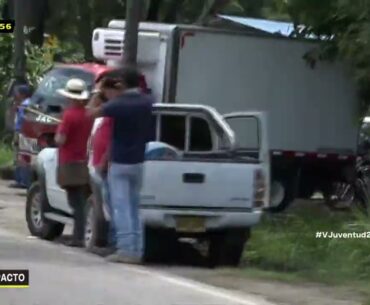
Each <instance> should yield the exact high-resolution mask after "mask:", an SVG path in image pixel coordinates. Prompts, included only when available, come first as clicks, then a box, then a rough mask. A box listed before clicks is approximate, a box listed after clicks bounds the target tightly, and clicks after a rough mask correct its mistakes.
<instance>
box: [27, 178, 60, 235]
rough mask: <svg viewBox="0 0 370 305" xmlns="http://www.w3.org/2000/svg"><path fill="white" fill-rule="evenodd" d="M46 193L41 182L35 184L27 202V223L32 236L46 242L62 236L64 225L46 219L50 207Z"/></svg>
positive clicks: (28, 194)
mask: <svg viewBox="0 0 370 305" xmlns="http://www.w3.org/2000/svg"><path fill="white" fill-rule="evenodd" d="M48 205H49V203H48V199H47V197H46V192H45V191H44V190H43V189H42V187H41V186H40V183H39V182H34V183H33V184H32V185H31V187H30V188H29V190H28V193H27V201H26V221H27V226H28V230H29V231H30V232H31V234H32V235H34V236H37V237H39V238H42V239H46V240H53V239H55V238H57V237H59V236H61V235H62V233H63V230H64V224H61V223H58V222H55V221H51V220H49V219H46V218H45V217H44V211H45V209H46V207H48Z"/></svg>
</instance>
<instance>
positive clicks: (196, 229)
mask: <svg viewBox="0 0 370 305" xmlns="http://www.w3.org/2000/svg"><path fill="white" fill-rule="evenodd" d="M176 231H178V232H184V233H203V232H205V231H206V224H205V219H204V217H190V216H182V217H177V218H176Z"/></svg>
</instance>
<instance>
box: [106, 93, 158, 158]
mask: <svg viewBox="0 0 370 305" xmlns="http://www.w3.org/2000/svg"><path fill="white" fill-rule="evenodd" d="M152 104H153V100H152V98H151V97H150V96H148V95H144V94H141V93H137V92H130V93H125V94H123V95H121V96H119V97H117V98H115V99H113V100H111V101H110V102H108V103H106V104H105V105H104V106H103V116H106V117H111V118H113V132H112V141H111V143H112V144H111V145H112V146H111V161H112V162H114V163H120V164H138V163H142V162H144V155H145V146H146V143H147V142H149V141H150V137H151V129H152V126H153V125H152Z"/></svg>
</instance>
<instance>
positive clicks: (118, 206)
mask: <svg viewBox="0 0 370 305" xmlns="http://www.w3.org/2000/svg"><path fill="white" fill-rule="evenodd" d="M142 173H143V164H134V165H129V164H118V163H112V164H111V165H110V168H109V172H108V182H109V189H110V196H111V202H112V206H113V211H114V212H113V219H114V226H115V228H116V240H117V251H118V252H119V253H120V254H123V255H126V256H131V257H135V258H142V256H143V239H144V238H143V227H142V223H141V221H140V216H139V201H140V189H141V184H142Z"/></svg>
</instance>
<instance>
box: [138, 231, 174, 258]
mask: <svg viewBox="0 0 370 305" xmlns="http://www.w3.org/2000/svg"><path fill="white" fill-rule="evenodd" d="M144 238H145V246H144V260H145V261H147V262H155V263H163V262H168V261H170V260H171V259H172V258H174V257H175V253H174V252H175V251H176V242H177V238H176V234H174V233H172V232H171V231H168V230H163V229H155V228H146V230H145V236H144Z"/></svg>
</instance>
